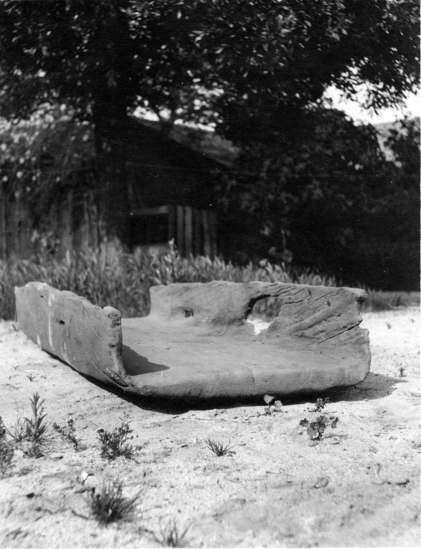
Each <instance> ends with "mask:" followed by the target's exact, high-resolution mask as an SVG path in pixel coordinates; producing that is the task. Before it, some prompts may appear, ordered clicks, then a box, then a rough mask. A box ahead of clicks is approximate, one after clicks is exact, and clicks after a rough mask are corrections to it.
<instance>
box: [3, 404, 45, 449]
mask: <svg viewBox="0 0 421 549" xmlns="http://www.w3.org/2000/svg"><path fill="white" fill-rule="evenodd" d="M30 402H31V408H32V418H27V417H25V418H24V419H18V421H17V422H16V424H15V426H14V429H13V432H9V434H10V435H11V437H12V438H13V439H14V440H15V442H22V441H24V440H28V441H30V442H33V443H34V444H36V445H38V446H42V445H43V444H44V443H45V439H46V437H47V431H48V423H47V422H46V421H45V417H46V414H45V413H44V402H45V401H44V400H41V397H40V396H39V394H38V393H34V394H33V397H32V398H31V399H30Z"/></svg>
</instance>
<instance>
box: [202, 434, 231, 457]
mask: <svg viewBox="0 0 421 549" xmlns="http://www.w3.org/2000/svg"><path fill="white" fill-rule="evenodd" d="M205 444H206V446H207V447H208V448H209V449H210V450H212V452H213V453H214V454H215V455H216V456H218V457H221V456H226V455H228V454H232V449H233V448H234V446H230V445H229V443H228V444H226V445H224V444H223V443H222V442H217V441H216V440H213V439H212V438H208V439H207V440H205Z"/></svg>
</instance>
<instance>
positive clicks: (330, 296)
mask: <svg viewBox="0 0 421 549" xmlns="http://www.w3.org/2000/svg"><path fill="white" fill-rule="evenodd" d="M41 293H42V294H43V295H44V297H40V296H41ZM45 295H46V296H47V299H46V298H45ZM16 296H17V303H18V320H19V325H20V327H21V329H22V330H23V331H24V332H25V333H26V334H27V335H28V336H29V337H30V338H31V339H33V340H34V341H37V342H38V344H39V345H40V346H41V347H42V348H43V349H45V350H47V351H48V352H50V353H52V354H55V355H57V356H59V357H60V358H62V359H63V360H65V361H66V362H68V363H69V364H70V365H71V366H73V367H74V368H75V369H77V370H79V371H80V372H82V373H84V374H86V375H89V376H92V377H94V378H97V379H100V380H101V381H106V382H108V383H110V382H112V383H113V384H118V385H119V386H121V387H122V388H124V390H126V391H129V392H132V393H135V394H137V395H140V396H152V397H177V398H213V397H243V396H257V395H264V394H267V393H270V394H277V395H288V394H293V393H310V392H318V393H319V392H321V391H326V390H329V389H331V388H334V387H348V386H352V385H355V384H357V383H359V382H361V381H363V380H364V379H365V377H366V376H367V374H368V372H369V368H370V358H371V357H370V348H369V339H368V332H367V330H363V329H361V328H360V327H359V324H360V323H361V320H362V319H361V316H360V314H359V305H360V303H361V302H362V301H363V300H364V299H365V297H366V294H365V292H364V291H363V290H355V289H350V288H327V287H323V286H306V285H294V284H281V283H273V284H271V283H264V282H250V283H248V284H241V283H234V282H210V283H206V284H200V283H197V284H172V285H170V286H155V287H152V288H151V313H150V315H149V316H148V317H144V318H134V319H123V320H122V326H120V314H119V312H118V311H116V310H115V309H112V308H109V307H106V308H104V309H101V308H99V307H96V306H94V305H92V304H90V303H89V302H87V301H86V300H84V299H82V298H79V297H77V296H75V295H74V294H71V293H70V292H58V291H57V290H54V289H52V288H50V287H48V286H47V285H45V284H38V283H31V284H29V285H27V286H26V287H24V288H17V289H16ZM53 296H54V297H53ZM270 296H273V297H277V298H278V299H279V300H280V302H281V310H280V314H279V316H278V317H277V318H276V319H275V320H274V321H273V322H272V323H271V325H270V326H269V328H268V329H267V330H265V331H264V332H262V333H261V334H259V335H258V336H256V335H255V334H254V330H253V328H252V326H251V325H250V324H249V323H248V322H247V316H248V315H249V314H250V312H251V310H252V308H253V306H254V304H255V303H256V302H257V301H258V300H260V299H264V298H265V297H270ZM57 319H59V320H60V319H62V320H63V321H64V322H65V324H64V325H61V324H60V322H57ZM121 329H122V334H121ZM82 336H83V337H82ZM100 342H101V343H100ZM69 349H72V352H71V353H70V352H69ZM111 350H112V353H111ZM107 353H108V354H107ZM106 356H107V357H108V358H107V359H106ZM123 364H124V367H123ZM104 365H107V366H106V367H105V366H104Z"/></svg>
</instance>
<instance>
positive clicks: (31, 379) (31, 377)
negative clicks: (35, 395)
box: [26, 374, 35, 381]
mask: <svg viewBox="0 0 421 549" xmlns="http://www.w3.org/2000/svg"><path fill="white" fill-rule="evenodd" d="M26 377H27V378H28V379H29V381H34V379H35V376H34V374H28V375H27V376H26Z"/></svg>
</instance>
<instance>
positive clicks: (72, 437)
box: [53, 418, 80, 452]
mask: <svg viewBox="0 0 421 549" xmlns="http://www.w3.org/2000/svg"><path fill="white" fill-rule="evenodd" d="M53 429H54V430H55V431H57V432H58V433H59V434H60V435H61V436H62V438H63V439H64V440H66V441H67V442H70V443H71V444H73V447H74V449H75V450H76V452H78V451H79V450H80V442H79V440H78V439H77V437H76V429H75V425H74V421H73V419H72V418H70V419H69V420H68V421H67V426H66V427H60V425H57V423H53Z"/></svg>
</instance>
